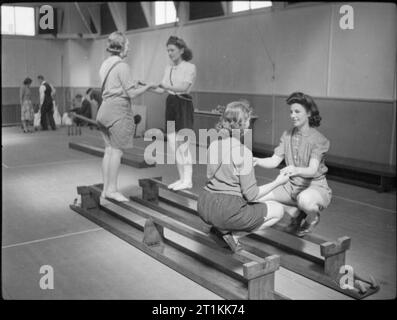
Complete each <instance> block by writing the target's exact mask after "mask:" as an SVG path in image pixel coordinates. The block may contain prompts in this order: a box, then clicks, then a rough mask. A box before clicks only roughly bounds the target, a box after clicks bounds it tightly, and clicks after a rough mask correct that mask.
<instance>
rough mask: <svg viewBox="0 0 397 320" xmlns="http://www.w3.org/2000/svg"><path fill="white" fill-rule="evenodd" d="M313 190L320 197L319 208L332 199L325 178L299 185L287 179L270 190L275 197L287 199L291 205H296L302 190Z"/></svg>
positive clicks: (322, 207) (325, 206)
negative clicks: (284, 182)
mask: <svg viewBox="0 0 397 320" xmlns="http://www.w3.org/2000/svg"><path fill="white" fill-rule="evenodd" d="M305 190H315V191H316V192H318V194H319V195H320V197H321V201H320V203H318V205H320V207H321V209H325V208H327V207H328V206H329V205H330V203H331V199H332V190H331V189H330V188H329V186H328V183H327V180H326V179H320V180H312V181H311V182H310V184H309V185H307V186H301V185H296V184H294V183H292V182H291V181H288V182H287V183H286V184H284V185H282V186H278V187H277V188H275V189H274V190H273V191H272V192H273V194H274V196H275V197H276V199H288V198H289V199H288V201H287V202H288V203H289V204H291V205H298V203H297V201H298V196H299V194H300V193H301V192H302V191H305Z"/></svg>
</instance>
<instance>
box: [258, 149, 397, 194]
mask: <svg viewBox="0 0 397 320" xmlns="http://www.w3.org/2000/svg"><path fill="white" fill-rule="evenodd" d="M274 148H275V146H271V145H269V144H264V143H254V144H253V152H254V155H255V156H260V157H271V156H272V155H273V152H274ZM325 164H326V165H327V167H328V173H327V178H329V179H331V180H335V181H340V182H344V183H348V184H353V185H358V186H362V187H366V188H370V189H375V190H377V191H378V192H387V191H390V190H392V189H393V188H395V187H396V166H392V165H386V164H379V163H375V162H370V161H363V160H357V159H351V158H343V157H337V156H332V155H327V157H326V159H325ZM283 166H284V164H282V165H281V166H280V167H283Z"/></svg>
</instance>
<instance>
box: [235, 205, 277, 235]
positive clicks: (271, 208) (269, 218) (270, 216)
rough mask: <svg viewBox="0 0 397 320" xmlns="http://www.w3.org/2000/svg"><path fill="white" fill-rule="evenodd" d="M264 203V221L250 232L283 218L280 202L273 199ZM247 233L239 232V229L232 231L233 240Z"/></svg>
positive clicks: (269, 225)
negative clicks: (265, 209)
mask: <svg viewBox="0 0 397 320" xmlns="http://www.w3.org/2000/svg"><path fill="white" fill-rule="evenodd" d="M265 203H266V205H267V215H266V217H265V221H264V222H263V223H262V225H260V226H259V227H258V228H256V229H255V230H253V231H252V232H256V231H261V230H264V229H266V228H269V227H271V226H272V225H274V224H276V223H277V222H279V221H280V220H281V219H282V218H283V215H284V209H283V206H282V205H281V204H280V203H278V202H275V201H266V202H265ZM247 234H248V232H241V231H240V232H233V233H232V235H233V238H234V239H235V241H238V239H239V238H241V237H243V236H245V235H247Z"/></svg>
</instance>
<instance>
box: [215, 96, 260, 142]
mask: <svg viewBox="0 0 397 320" xmlns="http://www.w3.org/2000/svg"><path fill="white" fill-rule="evenodd" d="M251 114H252V109H251V107H250V105H249V102H248V101H247V100H240V101H233V102H230V103H229V104H228V105H227V106H226V108H225V111H224V112H223V114H222V116H221V118H220V119H219V122H218V123H217V124H216V127H215V128H216V129H217V130H219V131H220V132H221V134H222V136H223V137H230V136H232V130H236V129H237V130H240V135H241V136H242V135H244V129H246V128H245V123H246V122H247V121H249V120H250V118H251Z"/></svg>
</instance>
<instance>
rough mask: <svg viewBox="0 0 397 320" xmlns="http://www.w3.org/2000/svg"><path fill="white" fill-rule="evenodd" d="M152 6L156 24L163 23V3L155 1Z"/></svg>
mask: <svg viewBox="0 0 397 320" xmlns="http://www.w3.org/2000/svg"><path fill="white" fill-rule="evenodd" d="M154 5H155V6H154V11H155V19H156V24H163V23H165V1H156V2H155V3H154Z"/></svg>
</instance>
